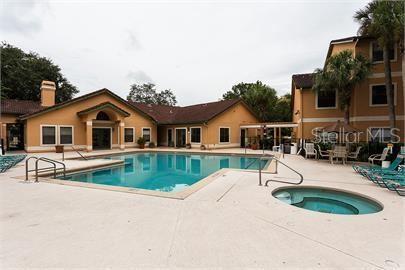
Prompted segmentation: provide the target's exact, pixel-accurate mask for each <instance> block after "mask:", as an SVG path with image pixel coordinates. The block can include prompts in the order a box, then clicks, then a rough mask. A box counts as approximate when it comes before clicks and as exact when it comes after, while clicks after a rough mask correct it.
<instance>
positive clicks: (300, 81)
mask: <svg viewBox="0 0 405 270" xmlns="http://www.w3.org/2000/svg"><path fill="white" fill-rule="evenodd" d="M314 75H315V73H305V74H294V75H293V76H292V80H293V82H294V84H295V86H296V87H297V88H312V85H313V83H314Z"/></svg>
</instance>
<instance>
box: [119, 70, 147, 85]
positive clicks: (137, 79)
mask: <svg viewBox="0 0 405 270" xmlns="http://www.w3.org/2000/svg"><path fill="white" fill-rule="evenodd" d="M126 77H127V79H129V81H130V83H131V84H133V83H137V84H142V83H153V80H152V78H151V77H149V76H148V74H146V73H145V72H143V71H142V70H138V71H130V72H128V74H127V76H126Z"/></svg>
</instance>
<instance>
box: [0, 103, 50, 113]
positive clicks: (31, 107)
mask: <svg viewBox="0 0 405 270" xmlns="http://www.w3.org/2000/svg"><path fill="white" fill-rule="evenodd" d="M42 109H43V107H42V106H41V102H39V101H32V100H17V99H2V100H1V113H5V114H16V115H23V114H27V113H33V112H37V111H40V110H42Z"/></svg>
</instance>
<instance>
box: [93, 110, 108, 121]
mask: <svg viewBox="0 0 405 270" xmlns="http://www.w3.org/2000/svg"><path fill="white" fill-rule="evenodd" d="M96 120H104V121H109V120H110V117H109V116H108V114H106V113H105V112H103V111H101V112H99V113H98V114H97V116H96Z"/></svg>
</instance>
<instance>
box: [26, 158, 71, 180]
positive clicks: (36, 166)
mask: <svg viewBox="0 0 405 270" xmlns="http://www.w3.org/2000/svg"><path fill="white" fill-rule="evenodd" d="M30 159H36V161H35V169H32V170H29V167H28V161H29V160H30ZM39 161H44V162H47V163H50V164H52V166H51V167H45V168H38V162H39ZM56 164H60V165H62V168H57V166H56ZM60 169H63V177H66V165H65V163H63V162H60V161H57V160H53V159H49V158H46V157H39V158H38V157H29V158H27V159H26V160H25V180H26V181H28V173H29V172H35V182H38V172H46V171H50V170H52V171H53V175H54V178H56V174H57V170H60Z"/></svg>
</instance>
